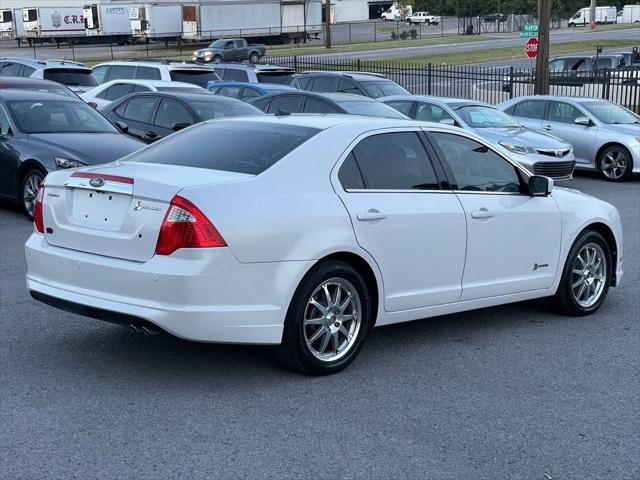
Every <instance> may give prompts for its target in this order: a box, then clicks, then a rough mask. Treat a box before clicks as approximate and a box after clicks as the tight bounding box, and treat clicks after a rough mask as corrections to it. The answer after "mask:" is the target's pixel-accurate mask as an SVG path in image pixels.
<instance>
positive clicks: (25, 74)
mask: <svg viewBox="0 0 640 480" xmlns="http://www.w3.org/2000/svg"><path fill="white" fill-rule="evenodd" d="M35 71H36V69H35V68H31V67H29V66H27V65H23V66H22V72H20V76H21V77H30V76H31V74H32V73H33V72H35Z"/></svg>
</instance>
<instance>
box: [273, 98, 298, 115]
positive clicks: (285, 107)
mask: <svg viewBox="0 0 640 480" xmlns="http://www.w3.org/2000/svg"><path fill="white" fill-rule="evenodd" d="M278 112H282V113H300V96H299V95H282V96H281V97H277V98H274V99H273V100H272V102H271V103H270V104H269V108H268V109H267V113H278Z"/></svg>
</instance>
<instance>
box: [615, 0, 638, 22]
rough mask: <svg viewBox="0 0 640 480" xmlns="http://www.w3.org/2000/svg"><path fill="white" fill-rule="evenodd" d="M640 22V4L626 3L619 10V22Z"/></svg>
mask: <svg viewBox="0 0 640 480" xmlns="http://www.w3.org/2000/svg"><path fill="white" fill-rule="evenodd" d="M638 22H640V4H636V5H625V6H624V7H622V10H620V11H619V12H618V23H638Z"/></svg>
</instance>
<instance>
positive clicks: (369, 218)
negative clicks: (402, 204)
mask: <svg viewBox="0 0 640 480" xmlns="http://www.w3.org/2000/svg"><path fill="white" fill-rule="evenodd" d="M356 218H357V219H358V220H360V221H361V222H374V221H376V220H384V219H385V218H387V215H386V214H384V213H381V212H379V211H378V210H374V209H371V210H369V211H368V212H362V213H359V214H357V215H356Z"/></svg>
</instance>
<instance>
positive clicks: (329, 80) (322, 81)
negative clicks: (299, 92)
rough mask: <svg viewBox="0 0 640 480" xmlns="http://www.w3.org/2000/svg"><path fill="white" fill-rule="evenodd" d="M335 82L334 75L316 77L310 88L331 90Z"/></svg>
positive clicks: (320, 90) (318, 90) (323, 90)
mask: <svg viewBox="0 0 640 480" xmlns="http://www.w3.org/2000/svg"><path fill="white" fill-rule="evenodd" d="M335 83H336V79H335V78H334V77H316V78H315V79H314V81H313V86H312V87H311V90H312V91H314V92H333V86H334V85H335Z"/></svg>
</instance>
